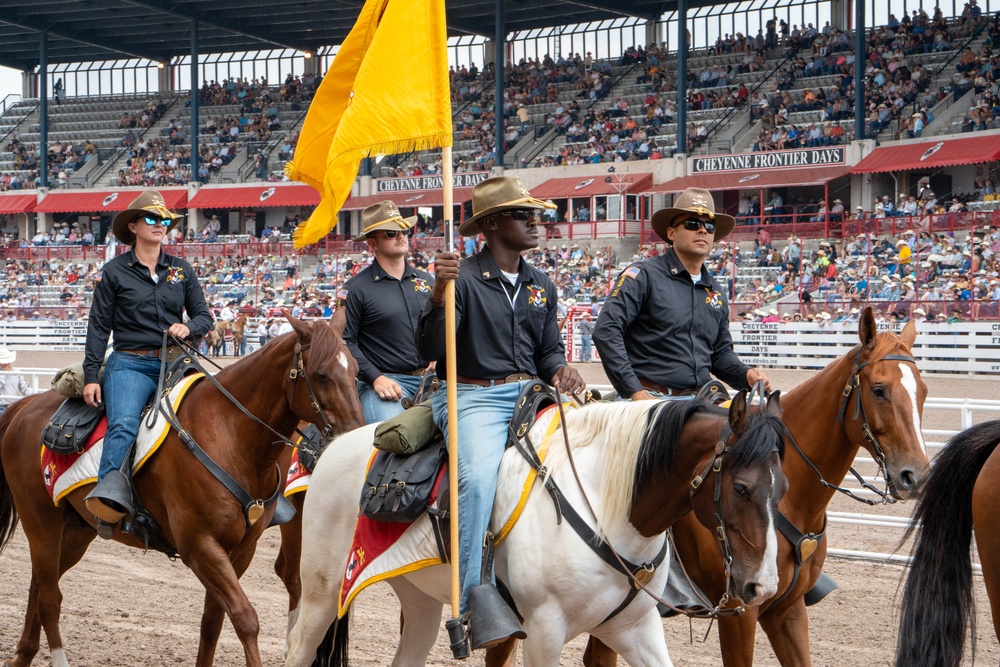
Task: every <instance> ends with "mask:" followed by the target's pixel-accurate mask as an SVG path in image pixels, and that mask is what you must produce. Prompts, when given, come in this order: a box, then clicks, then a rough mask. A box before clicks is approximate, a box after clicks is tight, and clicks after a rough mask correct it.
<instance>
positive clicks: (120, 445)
mask: <svg viewBox="0 0 1000 667" xmlns="http://www.w3.org/2000/svg"><path fill="white" fill-rule="evenodd" d="M159 378H160V360H159V359H156V358H153V357H140V356H137V355H134V354H128V353H127V352H112V353H111V356H110V357H108V363H107V366H105V368H104V387H103V389H102V394H103V398H104V404H105V406H107V413H108V433H107V435H105V436H104V451H102V452H101V467H100V469H99V470H98V473H97V479H98V481H100V480H102V479H104V476H105V475H107V474H108V473H109V472H111V471H112V470H117V469H119V468H121V466H122V463H124V461H125V456H126V455H127V454H128V450H129V448H130V447H132V443H134V442H135V436H136V434H137V433H138V432H139V421H140V419H141V413H142V408H143V407H144V406H145V405H146V402H147V401H148V400H149V397H150V396H152V395H153V394H154V393H155V392H156V383H157V381H158V380H159Z"/></svg>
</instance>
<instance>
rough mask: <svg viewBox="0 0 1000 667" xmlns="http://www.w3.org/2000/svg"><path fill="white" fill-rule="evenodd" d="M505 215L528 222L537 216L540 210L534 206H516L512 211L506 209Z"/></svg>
mask: <svg viewBox="0 0 1000 667" xmlns="http://www.w3.org/2000/svg"><path fill="white" fill-rule="evenodd" d="M504 215H507V216H510V217H511V218H514V219H515V220H517V221H518V222H527V221H528V220H531V219H532V218H537V217H538V211H536V210H535V209H533V208H515V209H512V210H510V211H504Z"/></svg>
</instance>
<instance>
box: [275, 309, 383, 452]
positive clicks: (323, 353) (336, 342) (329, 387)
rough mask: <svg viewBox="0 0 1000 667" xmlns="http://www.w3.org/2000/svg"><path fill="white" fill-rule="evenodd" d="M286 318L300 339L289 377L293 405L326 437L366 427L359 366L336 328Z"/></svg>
mask: <svg viewBox="0 0 1000 667" xmlns="http://www.w3.org/2000/svg"><path fill="white" fill-rule="evenodd" d="M285 317H286V318H287V319H288V322H289V324H291V325H292V329H293V331H294V333H295V336H296V338H297V340H296V342H295V344H294V350H293V358H292V368H291V371H290V373H289V377H288V381H289V383H290V386H289V392H290V395H291V398H290V400H289V404H290V405H291V407H292V410H293V411H294V412H295V414H296V416H298V417H299V419H301V420H302V421H306V422H310V423H313V424H316V425H317V426H318V427H319V428H320V430H321V431H323V434H324V436H326V437H327V438H332V437H333V436H335V435H338V434H339V433H343V432H346V431H350V430H353V429H355V428H358V427H361V426H364V424H365V419H364V413H363V412H362V410H361V402H360V400H359V399H358V390H357V384H356V378H357V375H358V362H357V361H355V360H354V357H352V356H351V353H350V352H349V351H348V349H347V346H346V345H344V342H343V341H342V340H341V338H340V336H339V335H338V333H337V332H336V331H335V330H334V328H333V327H331V326H329V325H328V324H327V323H326V322H321V321H317V322H312V323H310V322H304V321H302V320H300V319H298V318H297V317H294V316H292V315H291V313H288V312H285Z"/></svg>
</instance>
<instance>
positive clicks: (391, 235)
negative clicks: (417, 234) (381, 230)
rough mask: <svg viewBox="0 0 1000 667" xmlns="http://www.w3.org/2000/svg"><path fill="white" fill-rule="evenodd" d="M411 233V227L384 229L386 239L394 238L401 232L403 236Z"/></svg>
mask: <svg viewBox="0 0 1000 667" xmlns="http://www.w3.org/2000/svg"><path fill="white" fill-rule="evenodd" d="M412 233H413V230H412V229H386V230H385V237H386V238H387V239H394V238H396V235H397V234H402V235H403V236H409V235H410V234H412Z"/></svg>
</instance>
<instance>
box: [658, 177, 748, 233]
mask: <svg viewBox="0 0 1000 667" xmlns="http://www.w3.org/2000/svg"><path fill="white" fill-rule="evenodd" d="M688 213H697V214H698V215H707V216H708V217H709V218H711V219H712V221H713V222H714V223H715V240H716V241H718V240H719V239H723V238H725V237H727V236H729V232H731V231H733V227H734V226H735V225H736V218H734V217H733V216H731V215H726V214H725V213H716V212H715V199H714V198H713V197H712V193H711V192H709V191H708V190H703V189H702V188H688V189H687V190H685V191H684V192H682V193H681V194H680V196H678V197H677V199H676V200H674V205H673V207H671V208H661V209H660V210H659V211H657V212H656V213H654V214H653V220H652V227H653V231H654V232H656V235H657V236H659V237H660V238H661V239H663V240H664V241H667V242H668V243H669V242H670V241H669V239H667V230H668V229H670V227H671V226H673V224H674V220H676V219H677V217H678V216H680V215H685V214H688Z"/></svg>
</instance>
